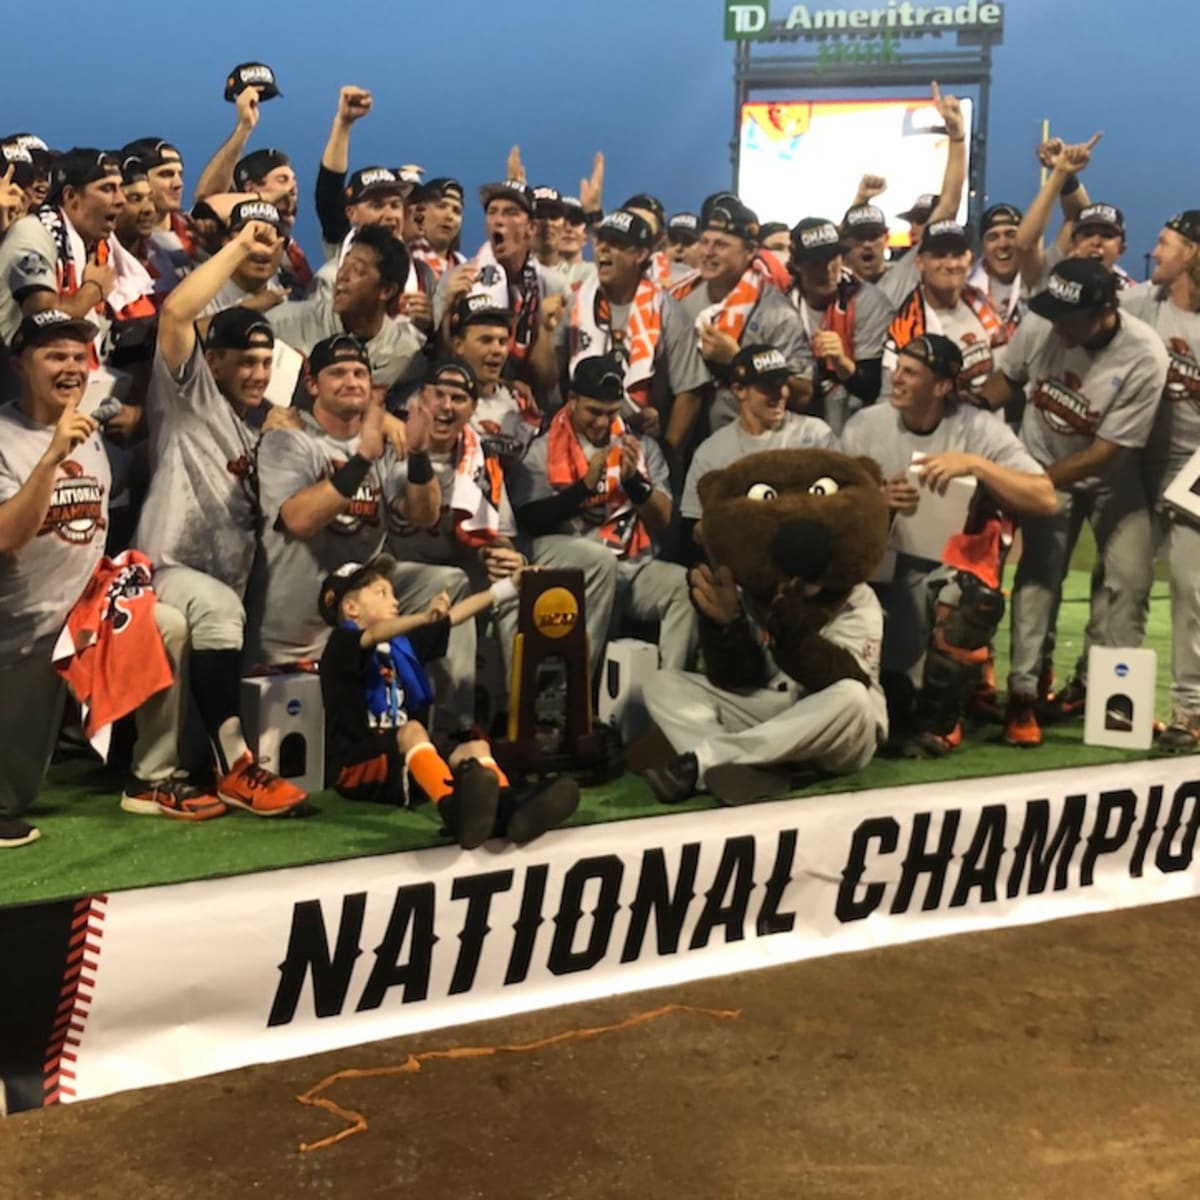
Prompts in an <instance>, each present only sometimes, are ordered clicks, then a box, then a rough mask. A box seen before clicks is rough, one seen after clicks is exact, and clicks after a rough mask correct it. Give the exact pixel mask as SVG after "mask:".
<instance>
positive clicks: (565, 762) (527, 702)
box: [493, 570, 619, 781]
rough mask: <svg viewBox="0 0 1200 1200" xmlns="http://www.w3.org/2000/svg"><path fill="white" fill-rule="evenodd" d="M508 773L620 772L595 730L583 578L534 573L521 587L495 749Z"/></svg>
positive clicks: (606, 740) (605, 738)
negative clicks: (504, 727)
mask: <svg viewBox="0 0 1200 1200" xmlns="http://www.w3.org/2000/svg"><path fill="white" fill-rule="evenodd" d="M493 753H494V754H495V755H496V760H497V761H498V762H499V763H500V765H501V766H502V767H503V768H504V770H505V771H506V772H510V773H515V774H541V773H550V772H556V771H571V770H587V771H591V772H593V775H594V777H595V779H596V780H597V781H603V780H605V779H607V778H610V777H611V773H612V772H613V771H614V770H619V763H615V762H613V761H612V759H613V753H614V752H613V747H612V743H611V738H610V736H609V735H608V733H607V732H606V730H605V729H604V728H600V729H594V728H593V726H592V694H591V679H590V671H589V656H588V636H587V623H586V621H585V620H584V598H583V572H582V571H578V570H562V571H531V572H530V573H529V574H527V575H526V576H525V577H524V579H522V580H521V595H520V600H519V608H518V610H517V636H516V644H515V645H514V646H513V653H512V678H511V679H510V681H509V705H508V736H507V738H505V739H502V740H498V741H496V742H495V743H494V745H493Z"/></svg>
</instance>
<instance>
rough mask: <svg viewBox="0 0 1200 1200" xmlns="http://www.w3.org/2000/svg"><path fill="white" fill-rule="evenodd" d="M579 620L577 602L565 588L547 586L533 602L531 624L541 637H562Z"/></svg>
mask: <svg viewBox="0 0 1200 1200" xmlns="http://www.w3.org/2000/svg"><path fill="white" fill-rule="evenodd" d="M578 621H579V604H578V602H577V601H576V599H575V597H574V596H573V595H572V594H571V593H570V592H569V591H567V589H566V588H561V587H553V588H547V589H546V590H545V591H544V592H543V593H542V594H541V595H540V596H539V597H538V598H537V599H536V600H535V601H534V602H533V625H534V628H535V629H536V630H537V631H538V633H540V634H541V635H542V636H543V637H548V638H564V637H566V636H567V634H568V633H570V632H571V630H572V629H574V628H575V625H576V624H577V622H578Z"/></svg>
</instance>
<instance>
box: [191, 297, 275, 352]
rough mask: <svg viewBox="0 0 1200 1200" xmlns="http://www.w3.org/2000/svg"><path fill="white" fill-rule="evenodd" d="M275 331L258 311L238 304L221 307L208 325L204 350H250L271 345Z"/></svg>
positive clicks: (273, 342)
mask: <svg viewBox="0 0 1200 1200" xmlns="http://www.w3.org/2000/svg"><path fill="white" fill-rule="evenodd" d="M274 345H275V331H274V330H273V329H272V328H271V323H270V321H268V320H267V318H266V317H264V316H263V314H262V313H260V312H255V311H254V310H253V309H250V308H242V307H241V306H240V305H238V306H235V307H234V308H226V309H222V311H221V312H219V313H217V315H216V316H215V317H213V319H212V321H211V322H210V323H209V326H208V337H207V338H205V339H204V348H205V349H206V350H250V349H252V348H255V349H257V348H260V347H273V346H274Z"/></svg>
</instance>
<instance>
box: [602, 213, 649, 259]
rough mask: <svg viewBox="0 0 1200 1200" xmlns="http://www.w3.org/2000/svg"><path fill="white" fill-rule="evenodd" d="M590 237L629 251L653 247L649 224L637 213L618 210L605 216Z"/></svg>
mask: <svg viewBox="0 0 1200 1200" xmlns="http://www.w3.org/2000/svg"><path fill="white" fill-rule="evenodd" d="M592 236H593V237H594V238H595V240H596V241H597V242H612V243H613V245H615V246H624V247H626V248H627V249H630V250H649V249H650V248H651V247H652V246H653V245H654V230H653V229H651V228H650V222H649V221H647V220H646V218H645V217H643V216H640V215H639V214H638V213H635V212H629V211H628V210H627V209H624V208H618V209H617V210H616V211H615V212H610V213H607V214H605V217H604V220H603V221H601V222H600V224H599V225H597V226H596V228H595V231H594V232H593V234H592Z"/></svg>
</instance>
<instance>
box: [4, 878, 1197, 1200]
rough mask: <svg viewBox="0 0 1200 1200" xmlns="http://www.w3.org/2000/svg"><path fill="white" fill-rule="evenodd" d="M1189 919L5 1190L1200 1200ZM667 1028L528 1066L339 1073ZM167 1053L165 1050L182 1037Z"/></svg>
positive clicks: (821, 983) (234, 1127)
mask: <svg viewBox="0 0 1200 1200" xmlns="http://www.w3.org/2000/svg"><path fill="white" fill-rule="evenodd" d="M1198 977H1200V901H1190V902H1186V903H1179V904H1170V905H1161V906H1158V907H1154V908H1148V909H1140V910H1135V911H1131V912H1126V913H1117V914H1111V915H1106V916H1101V917H1090V918H1085V919H1081V920H1075V921H1061V922H1057V923H1054V924H1050V925H1043V926H1038V927H1035V928H1024V929H1014V930H1011V931H1002V932H998V933H988V934H978V935H971V936H965V937H958V938H950V939H945V940H941V941H936V942H925V943H920V944H917V945H913V946H902V947H896V948H891V949H886V950H879V951H872V952H869V953H865V954H859V955H851V956H845V957H840V958H831V959H822V960H818V961H815V962H811V963H805V964H801V965H799V966H794V967H787V968H780V969H776V970H771V971H763V972H758V973H755V974H751V975H742V976H736V977H730V978H726V979H717V980H712V981H708V982H705V983H700V984H694V985H688V986H686V987H680V988H675V989H671V990H670V991H663V992H653V993H644V994H641V995H637V996H630V997H618V998H614V999H611V1000H606V1001H601V1002H598V1003H594V1004H586V1005H580V1006H577V1007H574V1008H565V1009H555V1010H552V1011H550V1012H545V1013H535V1014H531V1015H528V1016H521V1017H513V1018H509V1019H506V1020H503V1021H496V1022H490V1023H487V1024H481V1025H475V1026H464V1027H460V1028H457V1029H451V1030H446V1031H443V1032H440V1033H433V1034H424V1035H421V1036H419V1037H413V1038H405V1039H400V1040H397V1041H393V1042H383V1043H378V1044H376V1045H372V1046H365V1047H360V1048H357V1049H354V1050H348V1051H338V1052H336V1053H332V1054H326V1055H321V1056H319V1057H315V1058H310V1059H304V1060H301V1061H297V1062H290V1063H280V1064H276V1065H272V1066H266V1067H257V1068H252V1069H249V1070H244V1071H238V1072H232V1073H229V1074H227V1075H219V1076H213V1077H211V1078H208V1079H202V1080H199V1081H196V1082H194V1083H190V1084H181V1085H178V1086H176V1087H171V1088H159V1089H153V1090H147V1091H142V1092H131V1093H126V1094H124V1095H120V1096H115V1097H111V1098H109V1099H106V1100H100V1101H94V1102H91V1103H85V1104H78V1105H75V1106H72V1107H69V1108H62V1109H56V1110H52V1111H48V1112H44V1113H34V1114H25V1115H22V1116H18V1117H14V1118H11V1119H9V1120H7V1121H3V1122H0V1164H2V1165H0V1195H2V1196H4V1197H5V1198H7V1197H13V1198H14V1200H17V1198H20V1200H43V1198H47V1200H50V1198H55V1200H57V1198H58V1197H68V1196H70V1197H76V1196H87V1197H101V1198H107V1197H137V1200H158V1198H159V1197H163V1198H166V1197H170V1198H171V1200H178V1198H179V1197H183V1196H189V1197H198V1198H207V1197H220V1198H221V1200H242V1198H244V1197H257V1196H261V1197H264V1198H268V1200H277V1198H278V1200H284V1198H285V1197H299V1198H301V1200H303V1198H304V1197H307V1196H313V1197H322V1196H327V1197H331V1198H332V1197H337V1198H339V1200H341V1198H346V1200H358V1198H359V1197H364V1198H366V1197H384V1196H387V1197H392V1196H407V1197H420V1198H421V1200H475V1198H481V1200H534V1198H537V1200H602V1198H607V1197H654V1198H659V1197H662V1198H667V1200H673V1198H674V1197H688V1198H689V1200H740V1198H741V1197H755V1198H759V1197H789V1198H791V1197H795V1198H797V1200H799V1198H803V1200H884V1198H885V1197H886V1198H887V1200H907V1198H909V1197H913V1198H916V1197H923V1198H925V1197H954V1198H955V1200H1007V1198H1010V1197H1011V1198H1013V1200H1018V1198H1019V1200H1084V1198H1086V1200H1108V1198H1116V1197H1120V1198H1122V1200H1123V1198H1125V1197H1128V1198H1130V1200H1134V1198H1136V1200H1165V1198H1175V1197H1179V1198H1180V1200H1184V1198H1188V1200H1194V1198H1195V1197H1197V1196H1200V1132H1198V1131H1200V1026H1198V1024H1197V1021H1196V1016H1197V1011H1198V1004H1197V998H1196V984H1195V981H1196V979H1197V978H1198ZM669 1003H676V1004H688V1005H697V1006H703V1007H706V1008H713V1009H739V1010H741V1015H740V1017H738V1018H737V1019H736V1020H727V1019H719V1018H716V1017H713V1016H705V1015H698V1014H693V1013H686V1012H685V1013H674V1014H669V1015H666V1016H663V1017H661V1018H659V1019H657V1020H652V1021H648V1022H646V1023H644V1024H641V1025H638V1026H636V1027H633V1028H627V1029H623V1030H620V1031H618V1032H613V1033H606V1034H604V1035H602V1036H597V1037H594V1038H590V1039H587V1040H574V1041H567V1042H564V1043H562V1044H559V1045H555V1046H552V1047H548V1048H545V1049H540V1050H537V1051H534V1052H529V1053H519V1054H508V1053H505V1054H500V1055H496V1056H492V1057H486V1058H474V1059H466V1060H461V1061H442V1060H438V1061H432V1062H428V1063H426V1064H425V1065H424V1066H423V1067H422V1069H421V1070H420V1072H419V1073H417V1074H408V1075H403V1076H399V1077H389V1078H375V1079H356V1080H346V1081H342V1082H339V1083H337V1084H335V1085H334V1086H332V1087H331V1088H330V1089H329V1090H328V1092H327V1093H326V1094H327V1095H329V1096H330V1097H331V1098H332V1099H334V1100H336V1101H337V1102H338V1103H340V1104H342V1105H344V1106H347V1107H349V1108H353V1109H358V1110H361V1111H362V1112H363V1113H364V1114H365V1115H366V1116H367V1118H368V1121H369V1128H368V1129H367V1131H366V1132H364V1133H361V1134H359V1135H357V1136H354V1137H350V1138H348V1139H346V1140H344V1141H342V1142H341V1143H340V1144H337V1145H334V1146H332V1147H330V1148H329V1149H326V1150H321V1151H317V1152H314V1153H309V1154H301V1153H300V1152H299V1151H298V1146H299V1145H300V1144H301V1143H303V1142H313V1141H316V1140H318V1139H320V1138H322V1137H324V1136H325V1135H328V1134H332V1133H334V1132H336V1131H337V1130H339V1129H341V1128H343V1126H344V1122H343V1121H342V1120H340V1119H339V1118H337V1117H335V1116H333V1115H330V1114H328V1113H325V1112H321V1111H318V1110H316V1109H312V1108H304V1107H302V1106H301V1105H299V1104H297V1103H296V1101H295V1096H296V1095H297V1094H299V1093H302V1092H304V1091H306V1090H307V1089H309V1088H311V1087H312V1086H313V1085H314V1084H316V1083H317V1082H318V1081H319V1080H321V1079H322V1078H323V1077H324V1076H326V1075H328V1074H330V1073H331V1072H334V1071H338V1070H341V1069H343V1068H347V1067H354V1068H374V1067H380V1066H386V1065H388V1064H400V1063H401V1062H403V1061H404V1060H405V1058H406V1056H407V1055H409V1054H411V1053H417V1052H421V1051H426V1050H431V1049H439V1048H444V1047H452V1046H480V1045H495V1044H500V1043H515V1042H527V1041H534V1040H537V1039H542V1038H546V1037H548V1036H550V1035H553V1034H556V1033H559V1032H561V1031H565V1030H569V1029H576V1028H580V1027H584V1026H595V1025H603V1024H608V1023H614V1022H619V1021H622V1020H624V1019H626V1018H629V1017H631V1016H633V1015H634V1014H637V1013H640V1012H643V1011H645V1010H649V1009H653V1008H655V1007H657V1006H659V1005H662V1004H669ZM181 1036H182V1035H181Z"/></svg>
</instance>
